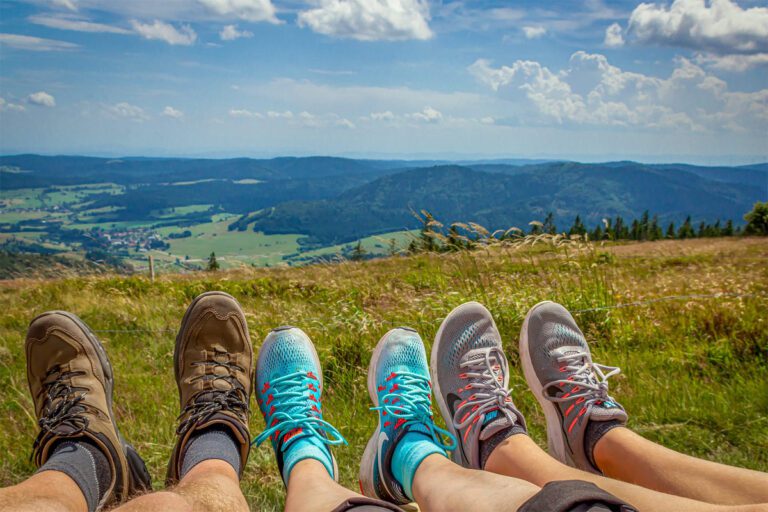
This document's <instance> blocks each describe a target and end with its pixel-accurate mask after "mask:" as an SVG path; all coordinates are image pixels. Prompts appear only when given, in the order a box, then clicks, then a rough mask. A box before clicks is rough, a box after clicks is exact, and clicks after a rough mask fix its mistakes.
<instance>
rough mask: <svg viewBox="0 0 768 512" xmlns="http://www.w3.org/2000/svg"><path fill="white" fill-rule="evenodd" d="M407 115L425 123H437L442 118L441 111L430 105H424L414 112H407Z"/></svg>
mask: <svg viewBox="0 0 768 512" xmlns="http://www.w3.org/2000/svg"><path fill="white" fill-rule="evenodd" d="M407 117H410V118H411V119H416V120H417V121H422V122H425V123H437V122H440V121H441V120H442V119H443V113H442V112H440V111H439V110H437V109H434V108H432V107H424V109H423V110H422V111H421V112H414V113H413V114H407Z"/></svg>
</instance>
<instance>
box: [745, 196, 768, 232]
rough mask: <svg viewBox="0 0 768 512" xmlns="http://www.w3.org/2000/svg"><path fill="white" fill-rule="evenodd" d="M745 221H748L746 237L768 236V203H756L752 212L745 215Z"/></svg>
mask: <svg viewBox="0 0 768 512" xmlns="http://www.w3.org/2000/svg"><path fill="white" fill-rule="evenodd" d="M744 220H745V221H747V226H746V227H745V228H744V234H745V235H758V236H768V201H767V202H765V203H761V202H760V201H758V202H756V203H755V206H753V207H752V211H750V212H749V213H747V214H746V215H744Z"/></svg>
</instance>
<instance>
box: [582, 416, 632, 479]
mask: <svg viewBox="0 0 768 512" xmlns="http://www.w3.org/2000/svg"><path fill="white" fill-rule="evenodd" d="M623 426H624V423H622V422H621V421H619V420H608V421H590V422H589V423H588V424H587V431H586V432H584V451H585V452H586V454H587V459H589V463H590V464H592V466H594V467H595V468H596V469H598V470H599V469H600V468H599V467H597V463H596V462H595V456H594V453H593V452H594V451H595V445H597V442H598V441H599V440H600V438H601V437H603V436H604V435H605V434H606V432H608V431H609V430H612V429H614V428H616V427H623Z"/></svg>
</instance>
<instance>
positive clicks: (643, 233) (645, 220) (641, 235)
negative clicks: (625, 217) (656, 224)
mask: <svg viewBox="0 0 768 512" xmlns="http://www.w3.org/2000/svg"><path fill="white" fill-rule="evenodd" d="M649 220H650V213H648V210H645V211H644V212H643V216H642V217H641V218H640V225H639V226H638V232H637V240H648V239H649V238H650V233H649V226H650V222H649Z"/></svg>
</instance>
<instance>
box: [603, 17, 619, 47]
mask: <svg viewBox="0 0 768 512" xmlns="http://www.w3.org/2000/svg"><path fill="white" fill-rule="evenodd" d="M603 44H605V46H608V47H609V48H616V47H618V46H624V34H623V33H622V29H621V25H619V24H618V23H612V24H611V25H610V26H609V27H608V28H607V29H605V39H604V40H603Z"/></svg>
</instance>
